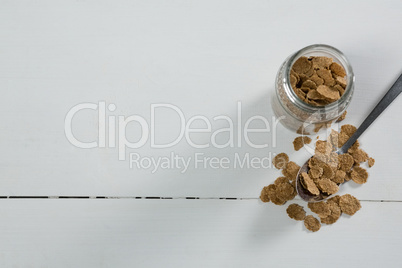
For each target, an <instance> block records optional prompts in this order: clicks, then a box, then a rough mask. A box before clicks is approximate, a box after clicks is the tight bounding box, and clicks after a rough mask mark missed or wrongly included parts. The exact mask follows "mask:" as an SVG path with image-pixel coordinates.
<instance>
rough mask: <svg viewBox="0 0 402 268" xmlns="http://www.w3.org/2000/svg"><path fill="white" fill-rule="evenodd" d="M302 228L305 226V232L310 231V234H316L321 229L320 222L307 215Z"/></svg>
mask: <svg viewBox="0 0 402 268" xmlns="http://www.w3.org/2000/svg"><path fill="white" fill-rule="evenodd" d="M304 226H306V228H307V230H310V231H312V232H317V231H318V230H320V228H321V224H320V222H319V221H318V220H317V219H316V218H314V216H312V215H308V216H307V217H306V218H305V219H304Z"/></svg>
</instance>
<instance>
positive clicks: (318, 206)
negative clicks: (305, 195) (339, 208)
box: [307, 201, 331, 218]
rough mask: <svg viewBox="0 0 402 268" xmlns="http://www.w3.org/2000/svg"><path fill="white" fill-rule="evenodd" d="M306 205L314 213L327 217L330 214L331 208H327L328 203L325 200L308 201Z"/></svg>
mask: <svg viewBox="0 0 402 268" xmlns="http://www.w3.org/2000/svg"><path fill="white" fill-rule="evenodd" d="M307 207H308V208H309V209H310V210H311V211H312V212H314V213H316V214H318V216H320V217H323V218H324V217H327V216H328V215H329V214H331V210H330V209H329V205H328V204H327V203H326V202H325V201H320V202H309V203H308V204H307Z"/></svg>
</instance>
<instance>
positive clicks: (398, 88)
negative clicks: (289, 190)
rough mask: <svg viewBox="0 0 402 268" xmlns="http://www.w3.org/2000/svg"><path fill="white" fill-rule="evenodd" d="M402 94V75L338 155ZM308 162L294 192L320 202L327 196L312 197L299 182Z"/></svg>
mask: <svg viewBox="0 0 402 268" xmlns="http://www.w3.org/2000/svg"><path fill="white" fill-rule="evenodd" d="M401 92H402V74H401V75H400V76H399V78H398V79H397V80H396V82H395V83H394V84H393V85H392V87H391V88H390V89H389V90H388V92H387V93H386V94H385V96H384V97H383V98H382V99H381V100H380V102H379V103H378V104H377V106H376V107H374V109H373V110H372V111H371V113H370V114H369V115H368V116H367V118H366V119H365V120H364V121H363V123H362V124H361V125H360V127H359V128H358V129H357V130H356V132H355V133H354V134H353V135H352V136H351V137H350V138H349V140H347V142H346V143H345V144H344V145H343V146H342V147H341V148H339V149H338V151H337V153H338V154H344V153H346V152H347V151H348V149H349V148H350V147H351V146H352V145H353V144H354V143H355V141H356V140H357V139H358V138H359V137H360V135H361V134H363V132H364V131H365V130H366V129H367V128H368V127H369V126H370V125H371V123H373V121H374V120H375V119H376V118H377V117H378V116H379V115H380V114H381V113H382V112H383V111H384V110H385V108H387V107H388V105H390V104H391V102H392V101H393V100H394V99H395V98H396V97H397V96H398V95H399V94H400V93H401ZM308 170H309V167H308V161H307V162H306V163H304V165H303V166H302V167H301V168H300V170H299V172H298V173H297V179H296V191H297V193H298V194H299V196H300V197H301V198H302V199H303V200H305V201H307V202H316V201H321V200H323V199H325V198H327V197H329V195H326V194H324V193H321V194H320V195H312V194H311V193H310V192H309V191H307V189H305V188H304V187H303V185H302V184H301V182H300V174H301V173H302V172H306V173H307V172H308Z"/></svg>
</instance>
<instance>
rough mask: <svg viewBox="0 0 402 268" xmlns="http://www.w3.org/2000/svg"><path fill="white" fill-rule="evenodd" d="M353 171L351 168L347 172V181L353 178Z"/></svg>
mask: <svg viewBox="0 0 402 268" xmlns="http://www.w3.org/2000/svg"><path fill="white" fill-rule="evenodd" d="M351 173H352V171H351V170H350V171H347V172H346V176H345V181H350V180H351V179H352V175H351Z"/></svg>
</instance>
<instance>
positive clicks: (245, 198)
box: [0, 196, 402, 203]
mask: <svg viewBox="0 0 402 268" xmlns="http://www.w3.org/2000/svg"><path fill="white" fill-rule="evenodd" d="M0 199H158V200H165V199H169V200H172V199H187V200H189V199H190V200H193V199H199V200H258V199H259V198H251V197H250V198H247V197H240V198H237V197H195V196H187V197H163V196H0ZM296 200H299V199H296ZM360 201H361V202H378V203H381V202H396V203H397V202H402V200H365V199H361V200H360Z"/></svg>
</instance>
